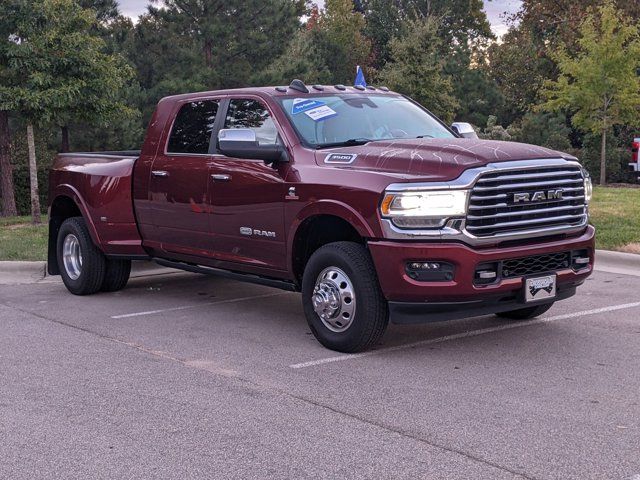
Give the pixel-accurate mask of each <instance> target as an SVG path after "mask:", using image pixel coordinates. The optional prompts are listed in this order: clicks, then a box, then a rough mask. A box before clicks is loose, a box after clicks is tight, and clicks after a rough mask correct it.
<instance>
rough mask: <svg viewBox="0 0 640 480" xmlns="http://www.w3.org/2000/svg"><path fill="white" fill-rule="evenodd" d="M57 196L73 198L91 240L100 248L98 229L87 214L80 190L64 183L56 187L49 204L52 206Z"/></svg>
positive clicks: (87, 210)
mask: <svg viewBox="0 0 640 480" xmlns="http://www.w3.org/2000/svg"><path fill="white" fill-rule="evenodd" d="M59 197H68V198H70V199H71V200H73V202H74V203H75V204H76V206H77V207H78V210H80V213H81V214H82V218H84V220H85V222H86V223H87V228H88V229H89V235H90V236H91V240H93V243H94V244H95V245H96V246H97V247H98V248H100V249H102V248H101V245H102V242H101V240H100V235H99V234H98V230H97V229H96V226H95V223H94V221H93V218H92V217H91V215H89V209H88V207H87V204H86V202H85V201H84V199H83V198H82V195H80V192H78V190H77V189H76V188H75V187H74V186H72V185H69V184H67V183H65V184H62V185H58V186H57V187H56V189H55V197H53V200H52V201H51V206H53V204H54V203H55V201H56V200H57V199H58V198H59ZM51 206H50V207H49V215H51ZM49 218H51V216H50V217H49Z"/></svg>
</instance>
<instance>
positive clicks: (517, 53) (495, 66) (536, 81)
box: [487, 26, 555, 124]
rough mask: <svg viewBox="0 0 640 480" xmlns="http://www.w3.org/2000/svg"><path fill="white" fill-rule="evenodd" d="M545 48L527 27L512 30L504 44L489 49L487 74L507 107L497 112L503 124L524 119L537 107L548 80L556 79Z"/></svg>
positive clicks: (503, 40) (504, 39)
mask: <svg viewBox="0 0 640 480" xmlns="http://www.w3.org/2000/svg"><path fill="white" fill-rule="evenodd" d="M542 48H543V47H541V46H540V45H536V43H535V40H534V38H533V36H532V35H531V33H530V32H529V31H528V30H527V29H526V28H524V27H523V26H521V27H520V28H512V29H511V30H510V31H509V32H508V33H507V34H506V35H505V36H504V37H503V39H502V42H501V43H494V44H493V45H491V46H490V47H489V48H488V51H487V56H488V65H489V66H488V67H487V70H488V72H489V75H490V77H491V78H492V79H493V80H494V81H495V82H496V85H497V87H498V88H499V90H500V92H501V94H502V96H503V97H504V103H505V106H506V108H504V107H503V109H498V110H497V111H496V113H498V115H499V117H500V120H501V121H502V122H503V123H506V124H509V123H512V122H514V121H516V120H518V119H520V118H521V117H522V116H523V115H524V114H525V113H527V111H529V109H530V108H531V106H533V105H535V104H537V103H538V92H539V90H540V88H541V87H542V84H543V83H544V80H545V79H546V78H551V76H552V75H553V71H554V68H555V66H554V64H553V62H552V61H551V60H550V59H548V58H547V57H546V56H545V55H544V53H543V50H542ZM500 110H502V111H500Z"/></svg>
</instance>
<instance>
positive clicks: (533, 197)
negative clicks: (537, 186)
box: [513, 188, 562, 203]
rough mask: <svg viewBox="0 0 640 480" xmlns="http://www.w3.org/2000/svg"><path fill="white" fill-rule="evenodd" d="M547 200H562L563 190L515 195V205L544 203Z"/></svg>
mask: <svg viewBox="0 0 640 480" xmlns="http://www.w3.org/2000/svg"><path fill="white" fill-rule="evenodd" d="M547 200H562V189H561V188H558V189H555V190H547V191H544V190H541V191H538V192H533V193H530V192H516V193H514V194H513V203H528V202H544V201H547Z"/></svg>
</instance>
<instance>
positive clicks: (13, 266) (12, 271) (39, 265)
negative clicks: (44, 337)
mask: <svg viewBox="0 0 640 480" xmlns="http://www.w3.org/2000/svg"><path fill="white" fill-rule="evenodd" d="M46 268H47V263H46V262H5V261H3V262H0V285H21V284H27V283H36V282H39V281H42V280H44V279H45V278H47V277H48V275H47V270H46ZM181 272H182V270H176V269H174V268H167V267H161V266H160V265H158V264H156V263H154V262H151V261H134V262H133V263H132V265H131V278H139V277H149V276H152V275H166V274H170V273H181ZM50 278H52V279H53V278H60V277H50Z"/></svg>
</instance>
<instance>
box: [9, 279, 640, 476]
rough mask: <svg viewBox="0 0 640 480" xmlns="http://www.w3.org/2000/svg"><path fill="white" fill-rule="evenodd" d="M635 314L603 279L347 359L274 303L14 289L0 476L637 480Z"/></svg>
mask: <svg viewBox="0 0 640 480" xmlns="http://www.w3.org/2000/svg"><path fill="white" fill-rule="evenodd" d="M638 302H640V277H634V276H626V275H621V274H611V273H603V272H598V273H596V274H595V275H594V276H593V277H592V278H591V279H590V280H589V281H588V282H587V284H586V285H585V286H584V287H583V288H582V291H581V292H580V293H579V295H578V296H577V297H574V298H573V299H570V300H568V301H565V302H563V303H560V304H558V305H557V306H555V307H554V308H553V309H551V310H550V311H549V312H548V313H547V314H545V316H544V317H543V319H544V321H536V322H533V323H528V324H522V323H517V324H513V323H504V322H501V321H498V320H496V319H495V318H494V317H480V318H475V319H471V320H465V321H456V322H449V323H441V324H431V325H424V326H411V327H406V326H405V327H399V326H391V327H390V329H389V330H388V332H387V335H386V336H385V337H384V339H383V343H382V344H380V345H379V346H377V347H376V350H375V351H373V352H372V353H368V354H365V355H340V354H336V353H335V352H331V351H329V350H326V349H324V348H322V347H321V346H320V345H319V344H318V343H317V342H316V341H315V339H314V338H313V337H312V336H311V334H310V332H309V330H308V328H307V327H306V324H305V322H304V319H303V316H302V309H301V305H300V299H299V297H298V296H297V295H296V294H291V293H285V292H281V291H278V290H272V289H268V288H266V287H261V286H254V285H247V284H241V283H235V282H230V281H228V280H223V279H218V278H210V277H204V276H199V275H192V274H186V273H176V274H171V275H160V276H154V277H146V278H138V279H134V280H132V281H131V283H130V286H129V287H128V288H127V289H126V290H124V291H122V292H119V293H115V294H101V295H95V296H92V297H85V298H78V297H73V296H71V295H70V294H68V293H67V292H66V291H65V290H64V287H63V286H62V285H61V284H60V283H59V282H57V281H49V282H41V283H38V284H34V285H20V286H6V285H5V286H0V478H2V479H5V478H7V479H9V478H11V479H19V478H25V479H27V478H28V479H33V478H47V479H49V478H65V479H72V478H91V479H98V478H105V479H107V478H108V479H113V478H142V479H151V478H180V479H186V478H260V479H266V478H269V479H271V478H295V479H299V478H330V479H337V478H340V479H347V478H420V477H421V478H428V479H465V480H466V479H472V478H473V479H485V478H486V479H510V478H529V479H563V480H566V479H580V480H584V479H625V480H627V479H628V480H631V479H633V480H637V479H640V303H638Z"/></svg>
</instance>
